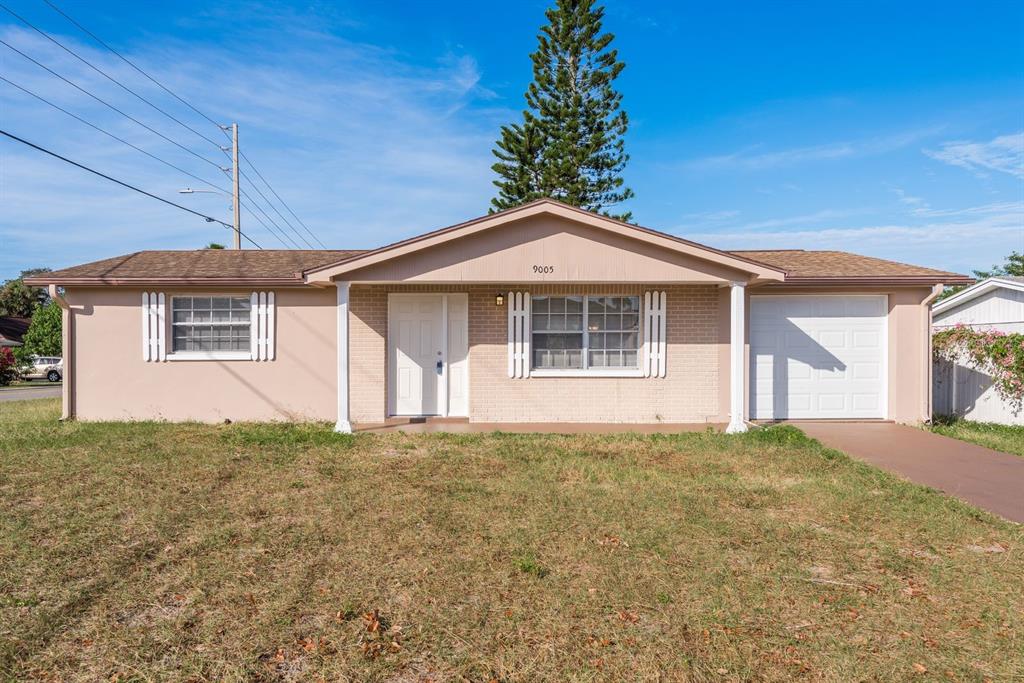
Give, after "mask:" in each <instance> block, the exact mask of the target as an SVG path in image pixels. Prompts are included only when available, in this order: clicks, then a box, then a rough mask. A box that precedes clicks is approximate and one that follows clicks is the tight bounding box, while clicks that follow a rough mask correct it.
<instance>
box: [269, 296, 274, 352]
mask: <svg viewBox="0 0 1024 683" xmlns="http://www.w3.org/2000/svg"><path fill="white" fill-rule="evenodd" d="M267 360H274V293H273V292H267Z"/></svg>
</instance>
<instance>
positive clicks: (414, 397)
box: [388, 294, 469, 416]
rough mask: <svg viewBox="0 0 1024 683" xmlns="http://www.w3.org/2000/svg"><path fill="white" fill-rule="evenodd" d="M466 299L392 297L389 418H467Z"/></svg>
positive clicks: (389, 307)
mask: <svg viewBox="0 0 1024 683" xmlns="http://www.w3.org/2000/svg"><path fill="white" fill-rule="evenodd" d="M468 319H469V306H468V297H467V295H466V294H391V295H389V296H388V380H389V381H388V413H389V414H391V415H408V416H421V415H458V416H467V415H468V414H469V412H468V411H469V401H468V389H469V344H468V334H467V333H468V327H469V325H468Z"/></svg>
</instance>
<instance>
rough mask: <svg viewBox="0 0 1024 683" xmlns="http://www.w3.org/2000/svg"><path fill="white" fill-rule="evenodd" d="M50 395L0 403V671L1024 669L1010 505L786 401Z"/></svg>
mask: <svg viewBox="0 0 1024 683" xmlns="http://www.w3.org/2000/svg"><path fill="white" fill-rule="evenodd" d="M57 415H58V402H57V401H52V400H39V401H26V402H10V403H0V680H3V679H8V678H9V679H35V680H89V681H92V680H120V681H125V680H138V681H148V680H195V681H207V680H229V681H254V680H255V681H274V680H280V681H290V680H296V681H298V680H320V678H321V677H322V678H323V679H326V680H355V681H363V680H376V681H393V682H406V681H410V682H411V681H416V680H435V681H449V680H453V681H454V680H457V681H463V680H466V681H487V680H498V681H537V680H587V681H589V680H648V681H654V680H661V681H673V680H693V681H705V680H709V681H710V680H715V681H718V680H729V681H740V680H751V679H755V680H768V681H784V680H791V679H794V678H800V679H807V680H833V681H851V680H878V681H893V680H905V679H936V680H961V681H982V680H993V681H996V680H1010V679H1015V680H1016V679H1019V678H1020V677H1022V676H1024V623H1022V620H1024V617H1022V614H1024V554H1022V549H1024V531H1022V529H1021V528H1020V527H1017V526H1014V525H1011V524H1009V523H1007V522H1003V521H1000V520H998V519H996V518H994V517H992V516H990V515H988V514H986V513H982V512H979V511H977V510H975V509H973V508H970V507H968V506H966V505H964V504H963V503H960V502H958V501H956V500H953V499H950V498H946V497H944V496H941V495H939V494H937V493H935V492H932V491H929V490H927V489H924V488H922V487H918V486H914V485H911V484H907V483H904V482H901V481H899V480H897V479H895V478H893V477H891V476H889V475H887V474H884V473H882V472H881V471H879V470H876V469H873V468H870V467H868V466H866V465H862V464H859V463H856V462H853V461H851V460H850V459H849V458H847V457H846V456H844V455H842V454H839V453H837V452H835V451H830V450H827V449H825V448H824V447H822V446H821V445H819V444H818V443H817V442H814V441H811V440H809V439H807V438H806V437H804V436H803V434H802V433H801V432H799V431H797V430H796V429H794V428H792V427H774V428H771V429H765V430H760V431H757V432H753V433H750V434H746V435H739V436H724V435H720V434H712V433H698V434H682V435H678V436H668V435H657V436H633V435H615V436H555V435H508V434H505V435H502V434H493V435H469V436H454V435H442V434H437V435H403V434H376V435H359V436H356V437H345V436H339V435H335V434H333V433H332V432H331V431H330V428H329V427H328V426H327V425H312V426H286V425H279V426H256V425H247V424H233V425H217V426H204V425H195V424H188V425H171V424H157V423H134V424H87V423H86V424H82V423H68V424H61V423H58V422H57V421H56V417H57Z"/></svg>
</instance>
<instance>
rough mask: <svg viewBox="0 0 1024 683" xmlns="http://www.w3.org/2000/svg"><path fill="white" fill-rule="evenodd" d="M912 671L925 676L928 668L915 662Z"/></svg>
mask: <svg viewBox="0 0 1024 683" xmlns="http://www.w3.org/2000/svg"><path fill="white" fill-rule="evenodd" d="M914 671H916V672H917V673H919V674H926V673H928V667H926V666H925V665H924V664H918V663H917V662H914Z"/></svg>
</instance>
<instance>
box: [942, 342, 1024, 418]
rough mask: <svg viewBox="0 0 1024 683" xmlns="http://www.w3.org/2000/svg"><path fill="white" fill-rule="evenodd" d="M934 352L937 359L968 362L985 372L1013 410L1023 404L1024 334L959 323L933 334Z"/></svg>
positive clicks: (997, 391)
mask: <svg viewBox="0 0 1024 683" xmlns="http://www.w3.org/2000/svg"><path fill="white" fill-rule="evenodd" d="M932 354H933V355H934V357H935V359H936V360H940V359H941V360H946V361H949V362H951V363H957V362H960V363H962V362H964V361H966V362H968V363H970V364H971V365H972V366H973V367H974V369H976V370H978V371H980V372H984V373H985V374H986V375H988V376H989V377H991V378H992V386H993V387H995V390H996V393H997V394H998V395H999V397H1000V398H1002V399H1003V400H1004V401H1006V402H1007V403H1008V404H1010V405H1011V406H1012V407H1013V408H1014V409H1017V410H1019V409H1020V408H1021V404H1022V403H1024V334H1007V333H1005V332H999V331H997V330H973V329H971V328H969V327H966V326H964V325H957V326H956V327H954V328H953V329H950V330H943V331H941V332H936V333H935V334H934V335H933V336H932Z"/></svg>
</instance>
